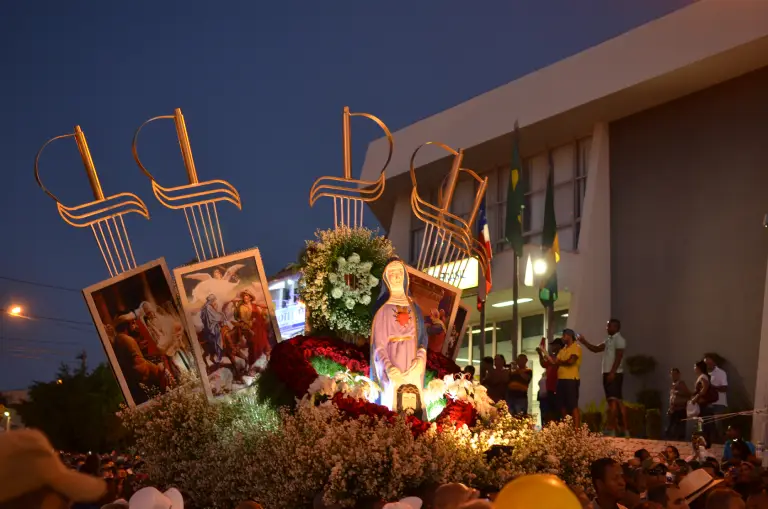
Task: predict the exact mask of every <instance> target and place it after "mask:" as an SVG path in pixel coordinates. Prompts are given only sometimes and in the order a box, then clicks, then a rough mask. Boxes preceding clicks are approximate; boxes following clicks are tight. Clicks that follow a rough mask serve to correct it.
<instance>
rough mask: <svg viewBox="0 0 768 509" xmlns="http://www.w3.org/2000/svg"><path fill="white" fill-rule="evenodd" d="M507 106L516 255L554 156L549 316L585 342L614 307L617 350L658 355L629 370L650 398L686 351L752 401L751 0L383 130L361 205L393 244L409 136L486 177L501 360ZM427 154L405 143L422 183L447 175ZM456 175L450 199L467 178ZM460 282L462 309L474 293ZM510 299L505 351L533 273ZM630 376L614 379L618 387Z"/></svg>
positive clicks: (754, 131) (758, 201)
mask: <svg viewBox="0 0 768 509" xmlns="http://www.w3.org/2000/svg"><path fill="white" fill-rule="evenodd" d="M515 120H517V121H518V122H519V125H520V135H521V145H520V148H521V152H522V156H523V158H524V172H525V176H526V180H527V182H528V188H529V194H528V197H527V198H528V199H527V206H526V211H525V217H524V221H525V230H526V235H527V242H528V244H527V245H526V253H525V254H524V256H523V260H525V259H526V257H527V255H528V254H529V253H534V254H535V253H538V252H539V250H540V248H539V243H540V233H541V228H542V222H543V208H544V207H543V202H544V189H545V182H546V174H547V169H548V151H551V156H552V159H553V161H554V173H555V187H556V191H555V200H556V215H557V222H558V227H559V236H560V245H561V249H562V251H563V253H562V260H561V262H560V264H559V266H558V277H559V283H560V289H561V296H560V300H559V301H558V305H557V311H558V313H557V324H556V327H557V329H562V328H563V327H564V326H565V325H566V324H567V326H569V327H571V328H573V329H575V330H576V331H578V332H580V333H583V334H584V335H585V336H586V337H587V338H588V339H590V340H591V341H592V342H596V343H599V342H601V341H602V340H603V338H604V336H605V323H606V319H607V318H609V317H612V316H613V317H617V318H619V319H621V320H622V322H623V326H624V327H623V334H624V336H625V337H626V338H627V340H628V345H629V346H628V348H627V355H628V356H631V355H637V354H644V355H652V356H654V357H655V359H656V361H657V362H658V367H657V369H656V372H655V374H654V375H653V376H652V377H650V378H649V379H648V380H647V381H646V383H647V384H648V386H650V387H652V388H655V389H658V390H660V391H662V397H663V399H666V395H667V389H668V375H667V373H668V371H669V369H670V368H672V367H679V368H680V369H681V370H682V372H683V374H684V378H685V380H686V381H687V382H688V384H689V385H692V384H693V382H694V375H693V364H694V362H695V361H696V360H699V359H701V356H702V355H703V353H704V352H708V351H714V352H717V353H718V354H720V355H721V356H722V357H724V358H725V359H726V360H727V363H726V365H725V366H724V368H725V369H726V371H727V372H728V376H729V379H730V384H729V387H730V389H729V393H728V397H729V400H730V404H731V406H732V407H734V408H738V409H742V408H752V407H753V406H755V407H759V408H764V407H768V273H767V270H766V269H767V263H768V231H766V229H765V228H764V225H763V217H764V215H765V213H766V212H768V199H767V198H766V190H768V2H760V1H742V2H725V1H718V0H702V1H699V2H696V3H694V4H692V5H690V6H689V7H686V8H683V9H680V10H678V11H676V12H674V13H672V14H669V15H667V16H665V17H663V18H660V19H657V20H655V21H653V22H651V23H648V24H646V25H643V26H640V27H639V28H636V29H634V30H632V31H630V32H627V33H625V34H623V35H621V36H618V37H616V38H614V39H611V40H609V41H606V42H604V43H602V44H600V45H598V46H595V47H592V48H590V49H588V50H586V51H583V52H581V53H578V54H576V55H574V56H572V57H569V58H566V59H565V60H562V61H560V62H557V63H555V64H552V65H550V66H548V67H545V68H543V69H540V70H538V71H536V72H534V73H531V74H529V75H526V76H524V77H522V78H520V79H517V80H516V81H513V82H511V83H508V84H506V85H504V86H501V87H499V88H497V89H495V90H492V91H490V92H488V93H486V94H483V95H480V96H478V97H475V98H473V99H471V100H469V101H466V102H464V103H462V104H459V105H457V106H454V107H453V108H450V109H448V110H446V111H444V112H442V113H439V114H436V115H434V116H431V117H428V118H426V119H424V120H421V121H419V122H417V123H415V124H413V125H410V126H408V127H405V128H404V129H401V130H400V131H398V132H396V133H395V134H394V138H395V154H394V158H393V161H392V164H391V165H390V167H389V168H388V170H387V185H386V192H385V193H384V195H383V196H382V198H381V199H380V200H379V201H377V202H375V203H373V204H372V210H373V212H374V213H375V215H376V216H377V218H378V219H379V221H380V222H381V223H382V225H383V226H384V228H385V229H386V230H387V232H388V234H389V237H390V239H391V240H392V242H393V243H394V244H395V246H396V248H397V250H398V252H399V253H400V254H401V255H402V256H404V257H410V258H411V259H413V258H414V257H415V255H416V252H417V249H418V247H419V245H420V239H421V237H420V234H421V231H422V230H423V225H422V224H419V221H417V220H416V219H415V218H414V216H413V214H412V212H411V209H410V205H409V195H410V191H411V188H412V184H411V181H410V176H409V159H410V157H411V154H412V153H413V151H414V150H415V149H416V148H417V147H418V146H419V145H421V144H422V143H424V142H427V141H440V142H443V143H446V144H448V145H449V146H451V147H454V148H464V149H465V151H466V152H465V159H464V166H465V167H467V168H471V169H473V170H475V171H477V172H478V173H480V174H482V175H485V176H487V177H488V178H489V186H488V191H487V204H488V205H487V206H488V219H489V226H490V228H491V237H492V241H493V244H494V251H495V252H494V260H493V281H494V288H493V292H492V293H491V294H490V296H489V299H488V308H487V309H488V324H487V326H488V329H487V330H488V338H487V344H486V349H485V350H486V355H487V354H489V353H503V354H505V355H507V358H508V359H509V355H510V354H511V353H512V351H513V349H512V346H513V345H512V344H511V342H510V338H511V336H512V335H511V308H510V307H508V306H503V307H498V304H500V303H501V304H505V303H508V302H509V301H510V300H511V293H512V292H511V288H512V277H511V276H512V275H511V265H512V260H513V255H512V253H511V252H510V251H509V249H508V248H507V247H506V246H505V245H504V242H503V241H502V240H501V239H503V234H504V232H503V230H504V207H505V201H506V194H507V191H506V189H507V186H508V180H507V179H508V171H509V161H510V154H511V131H512V129H513V124H514V122H515ZM386 149H387V146H386V142H385V140H383V139H381V140H376V141H374V142H372V143H371V144H370V146H369V149H368V153H367V155H366V160H365V163H364V167H363V174H362V178H363V179H366V180H374V179H375V178H376V173H377V172H378V170H379V169H380V168H381V164H382V161H383V159H384V158H385V157H386ZM444 155H445V152H440V151H438V150H437V149H434V150H432V149H431V148H427V149H424V150H422V151H421V152H420V153H419V156H418V158H417V160H416V165H417V168H416V175H417V178H418V182H419V190H420V193H421V194H422V196H425V195H426V194H427V193H426V190H427V189H433V190H434V189H437V187H438V186H439V183H440V182H441V180H442V178H443V177H444V176H445V174H446V173H447V171H448V169H449V167H450V160H449V159H448V158H446V157H444ZM463 185H464V187H462V186H461V185H460V186H459V188H458V190H457V195H456V199H455V200H454V202H453V210H454V212H456V213H458V214H463V213H465V212H467V211H468V208H469V199H468V198H469V197H471V196H472V195H473V193H474V187H473V186H474V184H472V183H470V182H465V183H463ZM432 194H433V202H434V194H435V193H434V192H433V193H432ZM522 269H523V267H522V266H521V271H522ZM464 294H465V299H464V300H465V303H466V304H467V305H468V306H469V307H470V308H471V309H473V315H472V317H471V319H472V323H473V324H475V325H476V324H477V323H478V316H477V313H476V312H474V307H475V306H474V300H475V297H474V295H475V291H473V290H467V291H465V293H464ZM521 297H522V298H524V299H531V301H529V302H525V303H521V305H520V310H521V313H522V319H521V321H520V329H521V337H522V338H523V339H522V342H521V344H520V345H518V347H519V348H518V349H517V351H520V350H522V351H524V352H529V353H532V352H533V350H534V349H535V346H536V345H537V344H538V342H539V340H540V338H541V336H542V334H543V332H544V330H543V328H544V319H543V313H542V308H541V305H540V303H539V302H538V299H537V296H536V290H535V289H533V288H525V287H522V286H521ZM494 305H496V306H494ZM470 329H471V330H470V332H469V333H468V335H467V337H466V338H465V339H464V342H465V347H464V348H463V349H462V352H461V354H460V355H459V357H460V359H462V361H460V364H463V363H467V362H470V361H471V362H478V360H479V359H478V354H479V349H478V348H477V346H476V344H475V343H476V342H477V340H478V334H477V332H479V329H478V328H477V327H476V326H475V327H471V328H470ZM473 330H474V331H475V333H474V334H473V333H472V331H473ZM529 357H530V355H529ZM599 363H600V357H599V355H593V354H591V353H590V352H588V351H587V350H586V349H585V350H584V362H583V365H582V385H581V387H582V390H581V407H582V408H584V407H585V406H586V405H587V404H589V403H590V402H594V403H599V402H600V401H601V399H602V397H603V395H602V385H601V378H600V367H599V366H600V364H599ZM758 366H760V367H761V369H759V370H758ZM536 376H538V374H537V375H536ZM640 386H641V381H640V380H636V379H633V377H631V376H628V377H626V378H625V385H624V389H625V398H626V399H628V400H633V399H634V394H635V393H636V391H637V390H638V389H639V388H640ZM534 399H535V398H534Z"/></svg>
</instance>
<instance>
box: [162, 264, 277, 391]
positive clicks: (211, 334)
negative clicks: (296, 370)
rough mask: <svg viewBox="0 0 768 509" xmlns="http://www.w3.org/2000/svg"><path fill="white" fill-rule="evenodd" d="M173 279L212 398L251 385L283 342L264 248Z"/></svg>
mask: <svg viewBox="0 0 768 509" xmlns="http://www.w3.org/2000/svg"><path fill="white" fill-rule="evenodd" d="M173 276H174V278H175V280H176V286H177V288H178V290H179V295H180V297H181V306H182V308H183V309H184V312H185V314H186V317H187V327H188V331H189V335H190V337H192V338H194V340H195V342H197V343H198V344H199V346H200V350H201V351H202V364H201V366H200V371H201V372H202V373H205V374H206V375H207V376H205V377H203V379H204V380H205V381H206V383H207V384H208V386H209V387H210V390H211V393H212V395H213V396H214V397H218V396H226V395H227V394H231V393H232V392H236V391H238V390H241V389H244V388H246V387H248V386H249V385H251V383H252V382H253V380H254V377H255V375H256V374H257V373H259V372H261V371H262V370H263V369H264V368H265V367H266V365H267V360H268V358H269V353H270V352H271V351H272V347H274V346H275V345H276V344H277V342H278V341H281V336H280V328H279V326H278V323H277V319H276V317H275V306H274V304H273V302H272V296H271V295H270V292H269V286H268V284H267V278H266V276H265V274H264V266H263V265H262V263H261V255H260V254H259V250H258V249H250V250H248V251H242V252H240V253H237V254H232V255H229V256H224V257H221V258H215V259H213V260H207V261H204V262H200V263H195V264H192V265H187V266H185V267H179V268H177V269H174V271H173Z"/></svg>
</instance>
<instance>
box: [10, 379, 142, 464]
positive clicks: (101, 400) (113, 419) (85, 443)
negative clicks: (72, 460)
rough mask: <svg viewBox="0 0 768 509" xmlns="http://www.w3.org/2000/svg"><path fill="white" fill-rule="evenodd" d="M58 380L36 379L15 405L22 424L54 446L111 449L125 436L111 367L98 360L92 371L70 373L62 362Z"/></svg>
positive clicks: (88, 449)
mask: <svg viewBox="0 0 768 509" xmlns="http://www.w3.org/2000/svg"><path fill="white" fill-rule="evenodd" d="M56 378H57V379H58V380H61V383H58V382H56V381H53V382H35V383H34V384H32V386H31V387H30V388H29V398H28V400H27V401H25V402H22V403H21V404H19V405H17V406H16V410H17V411H18V413H19V415H20V416H21V419H22V420H23V421H24V424H25V425H26V426H27V427H30V428H37V429H39V430H41V431H43V432H44V433H45V434H46V435H47V436H48V438H49V439H50V440H51V443H52V444H53V446H54V447H56V448H57V449H63V450H67V451H80V452H87V451H103V452H106V451H111V450H112V449H114V448H116V447H119V446H120V444H121V442H122V441H123V440H124V439H125V438H126V437H127V433H126V430H125V429H124V428H123V427H122V426H121V425H120V420H119V419H118V417H117V415H116V414H117V412H118V411H119V410H120V405H121V404H123V402H124V400H123V395H122V392H121V391H120V387H119V386H118V384H117V380H115V377H114V375H113V373H112V370H111V369H110V368H109V367H108V366H107V365H106V364H100V365H99V366H97V367H96V369H94V370H93V371H92V372H90V373H87V372H85V371H83V370H78V371H77V372H75V373H72V372H71V371H70V370H69V368H68V367H67V366H66V365H64V364H62V366H61V367H60V368H59V371H58V373H57V375H56Z"/></svg>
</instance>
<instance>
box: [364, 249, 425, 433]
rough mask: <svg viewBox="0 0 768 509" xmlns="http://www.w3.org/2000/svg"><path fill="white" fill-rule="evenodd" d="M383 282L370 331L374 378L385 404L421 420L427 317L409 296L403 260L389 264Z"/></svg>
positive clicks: (372, 374) (372, 373) (381, 400)
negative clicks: (425, 320) (425, 323)
mask: <svg viewBox="0 0 768 509" xmlns="http://www.w3.org/2000/svg"><path fill="white" fill-rule="evenodd" d="M382 279H383V283H384V284H383V285H382V294H381V296H380V297H379V303H378V304H377V309H376V310H375V311H374V315H373V326H372V330H371V378H372V379H373V380H374V381H375V382H377V383H378V384H379V386H381V388H382V393H381V399H380V402H381V404H382V405H384V406H386V407H387V408H389V409H390V410H393V411H398V412H403V413H410V414H411V415H415V416H416V417H419V418H422V417H423V405H422V401H423V395H422V389H423V388H424V373H425V371H426V365H427V343H428V339H427V333H426V329H425V327H424V317H423V316H422V314H421V311H420V310H419V308H418V306H416V305H415V304H414V303H413V301H412V300H411V298H410V297H409V296H408V271H407V270H406V268H405V264H404V263H403V262H402V261H401V260H397V259H396V260H393V261H391V262H389V264H387V266H386V267H385V268H384V275H383V277H382ZM401 386H404V387H403V388H402V390H399V389H400V387H401ZM414 400H415V401H414Z"/></svg>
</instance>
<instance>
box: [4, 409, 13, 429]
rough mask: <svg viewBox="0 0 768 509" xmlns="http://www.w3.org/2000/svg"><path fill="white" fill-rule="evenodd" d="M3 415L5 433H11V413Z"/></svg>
mask: <svg viewBox="0 0 768 509" xmlns="http://www.w3.org/2000/svg"><path fill="white" fill-rule="evenodd" d="M3 415H4V416H5V431H6V432H8V431H11V412H9V411H8V410H6V411H5V412H3Z"/></svg>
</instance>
